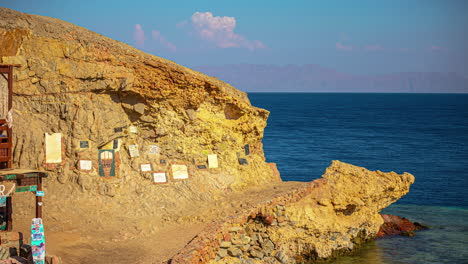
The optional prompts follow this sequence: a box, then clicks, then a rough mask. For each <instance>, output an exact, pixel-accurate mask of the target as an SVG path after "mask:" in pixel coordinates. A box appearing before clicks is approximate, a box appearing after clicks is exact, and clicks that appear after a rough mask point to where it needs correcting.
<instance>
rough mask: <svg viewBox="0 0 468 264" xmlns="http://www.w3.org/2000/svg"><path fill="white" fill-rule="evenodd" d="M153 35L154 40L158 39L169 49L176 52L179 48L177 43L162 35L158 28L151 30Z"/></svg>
mask: <svg viewBox="0 0 468 264" xmlns="http://www.w3.org/2000/svg"><path fill="white" fill-rule="evenodd" d="M151 36H152V37H153V40H155V41H158V42H159V43H160V44H161V45H162V46H164V47H165V48H167V49H168V50H170V51H172V52H175V51H176V50H177V47H176V45H175V44H174V43H172V42H170V41H168V40H167V39H166V38H165V37H163V36H162V35H161V32H159V31H158V30H153V31H151Z"/></svg>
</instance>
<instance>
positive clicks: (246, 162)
mask: <svg viewBox="0 0 468 264" xmlns="http://www.w3.org/2000/svg"><path fill="white" fill-rule="evenodd" d="M239 164H240V165H247V164H249V162H248V161H247V160H246V159H244V158H239Z"/></svg>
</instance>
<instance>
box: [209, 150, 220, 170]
mask: <svg viewBox="0 0 468 264" xmlns="http://www.w3.org/2000/svg"><path fill="white" fill-rule="evenodd" d="M208 168H210V169H214V168H218V156H217V155H216V154H211V155H208Z"/></svg>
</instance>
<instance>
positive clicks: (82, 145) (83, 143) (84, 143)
mask: <svg viewBox="0 0 468 264" xmlns="http://www.w3.org/2000/svg"><path fill="white" fill-rule="evenodd" d="M80 148H81V149H87V148H89V141H88V140H80Z"/></svg>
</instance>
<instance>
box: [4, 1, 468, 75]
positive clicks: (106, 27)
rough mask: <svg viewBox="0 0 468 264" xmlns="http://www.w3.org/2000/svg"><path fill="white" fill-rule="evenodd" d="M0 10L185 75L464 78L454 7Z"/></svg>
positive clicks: (458, 11)
mask: <svg viewBox="0 0 468 264" xmlns="http://www.w3.org/2000/svg"><path fill="white" fill-rule="evenodd" d="M0 6H4V7H8V8H12V9H14V10H17V11H22V12H27V13H33V14H39V15H44V16H51V17H56V18H59V19H63V20H66V21H69V22H72V23H75V24H77V25H80V26H83V27H86V28H88V29H90V30H93V31H96V32H98V33H101V34H103V35H105V36H108V37H111V38H114V39H117V40H120V41H123V42H125V43H128V44H131V45H134V46H137V47H139V48H141V49H142V50H144V51H147V52H149V53H152V54H155V55H157V56H161V57H164V58H168V59H171V60H174V61H175V62H177V63H179V64H182V65H186V66H189V67H191V66H198V65H212V64H213V65H222V64H237V63H251V64H277V65H284V64H320V65H322V66H325V67H330V68H333V69H336V70H338V71H342V72H348V73H358V74H373V73H393V72H406V71H425V72H428V71H429V72H430V71H436V72H445V71H453V72H458V73H461V74H463V75H465V76H468V67H467V66H468V65H467V64H468V63H467V62H468V16H467V15H466V13H467V10H468V1H464V0H459V1H456V0H419V1H418V0H392V1H390V0H388V1H378V0H367V1H366V0H361V1H333V0H326V1H325V0H324V1H313V0H309V1H273V0H270V1H253V0H251V1H243V0H237V1H226V0H224V1H222V0H213V1H211V0H210V1H208V0H204V1H183V0H179V1H149V0H147V1H144V0H133V1H123V0H114V1H95V0H80V1H74V0H67V1H63V0H29V1H28V0H14V1H11V0H8V1H5V0H0ZM196 12H200V13H199V14H195V13H196ZM206 12H210V13H211V15H207V14H206ZM217 17H231V18H232V19H225V20H223V19H221V18H217ZM233 21H235V27H234V24H233ZM196 23H198V24H196ZM137 24H138V25H140V27H139V28H141V30H138V29H137V28H136V25H137ZM221 26H222V27H223V28H224V30H222V29H220V27H221ZM135 31H138V32H139V33H140V35H138V34H137V35H135ZM152 31H157V32H159V33H157V32H155V33H152ZM143 34H144V37H145V41H144V44H143V43H141V42H140V44H138V42H137V41H136V39H135V37H138V36H140V37H141V36H142V35H143Z"/></svg>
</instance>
